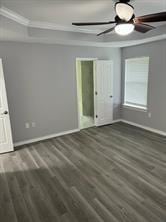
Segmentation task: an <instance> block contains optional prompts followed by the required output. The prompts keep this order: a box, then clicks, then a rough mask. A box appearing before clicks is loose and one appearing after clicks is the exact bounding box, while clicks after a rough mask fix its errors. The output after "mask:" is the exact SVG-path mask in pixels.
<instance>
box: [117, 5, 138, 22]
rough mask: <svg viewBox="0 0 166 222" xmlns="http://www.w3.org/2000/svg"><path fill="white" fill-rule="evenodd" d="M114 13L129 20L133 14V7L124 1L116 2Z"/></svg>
mask: <svg viewBox="0 0 166 222" xmlns="http://www.w3.org/2000/svg"><path fill="white" fill-rule="evenodd" d="M115 10H116V14H117V15H118V17H119V18H120V19H122V20H125V21H127V22H128V21H130V19H131V18H132V16H133V14H134V8H133V7H132V6H131V5H129V4H126V3H120V2H119V3H117V4H116V6H115Z"/></svg>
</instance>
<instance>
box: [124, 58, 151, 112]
mask: <svg viewBox="0 0 166 222" xmlns="http://www.w3.org/2000/svg"><path fill="white" fill-rule="evenodd" d="M143 58H148V59H149V64H150V57H149V56H142V57H135V58H128V59H125V79H124V96H123V107H124V108H128V109H132V110H138V111H139V110H140V111H144V112H146V111H147V110H148V85H149V68H148V83H147V95H146V96H147V98H146V99H147V104H146V106H141V105H140V104H132V103H131V104H130V103H126V102H125V97H126V95H125V93H126V72H127V66H126V63H127V61H129V60H130V61H131V60H138V59H143Z"/></svg>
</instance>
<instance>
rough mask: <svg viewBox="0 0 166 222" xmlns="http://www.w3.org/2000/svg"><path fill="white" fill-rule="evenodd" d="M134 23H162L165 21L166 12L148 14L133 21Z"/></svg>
mask: <svg viewBox="0 0 166 222" xmlns="http://www.w3.org/2000/svg"><path fill="white" fill-rule="evenodd" d="M134 20H135V21H136V22H164V21H166V12H160V13H155V14H149V15H144V16H140V17H137V18H135V19H134Z"/></svg>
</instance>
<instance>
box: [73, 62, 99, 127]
mask: <svg viewBox="0 0 166 222" xmlns="http://www.w3.org/2000/svg"><path fill="white" fill-rule="evenodd" d="M95 60H96V59H77V61H76V69H77V94H78V110H79V116H78V118H79V128H80V129H85V128H89V127H93V126H94V125H95V120H94V61H95Z"/></svg>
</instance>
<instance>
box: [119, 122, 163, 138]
mask: <svg viewBox="0 0 166 222" xmlns="http://www.w3.org/2000/svg"><path fill="white" fill-rule="evenodd" d="M120 121H121V122H123V123H127V124H129V125H132V126H136V127H139V128H141V129H144V130H147V131H150V132H152V133H156V134H159V135H162V136H166V132H164V131H161V130H157V129H154V128H151V127H148V126H144V125H141V124H137V123H134V122H130V121H127V120H124V119H121V120H120Z"/></svg>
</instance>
